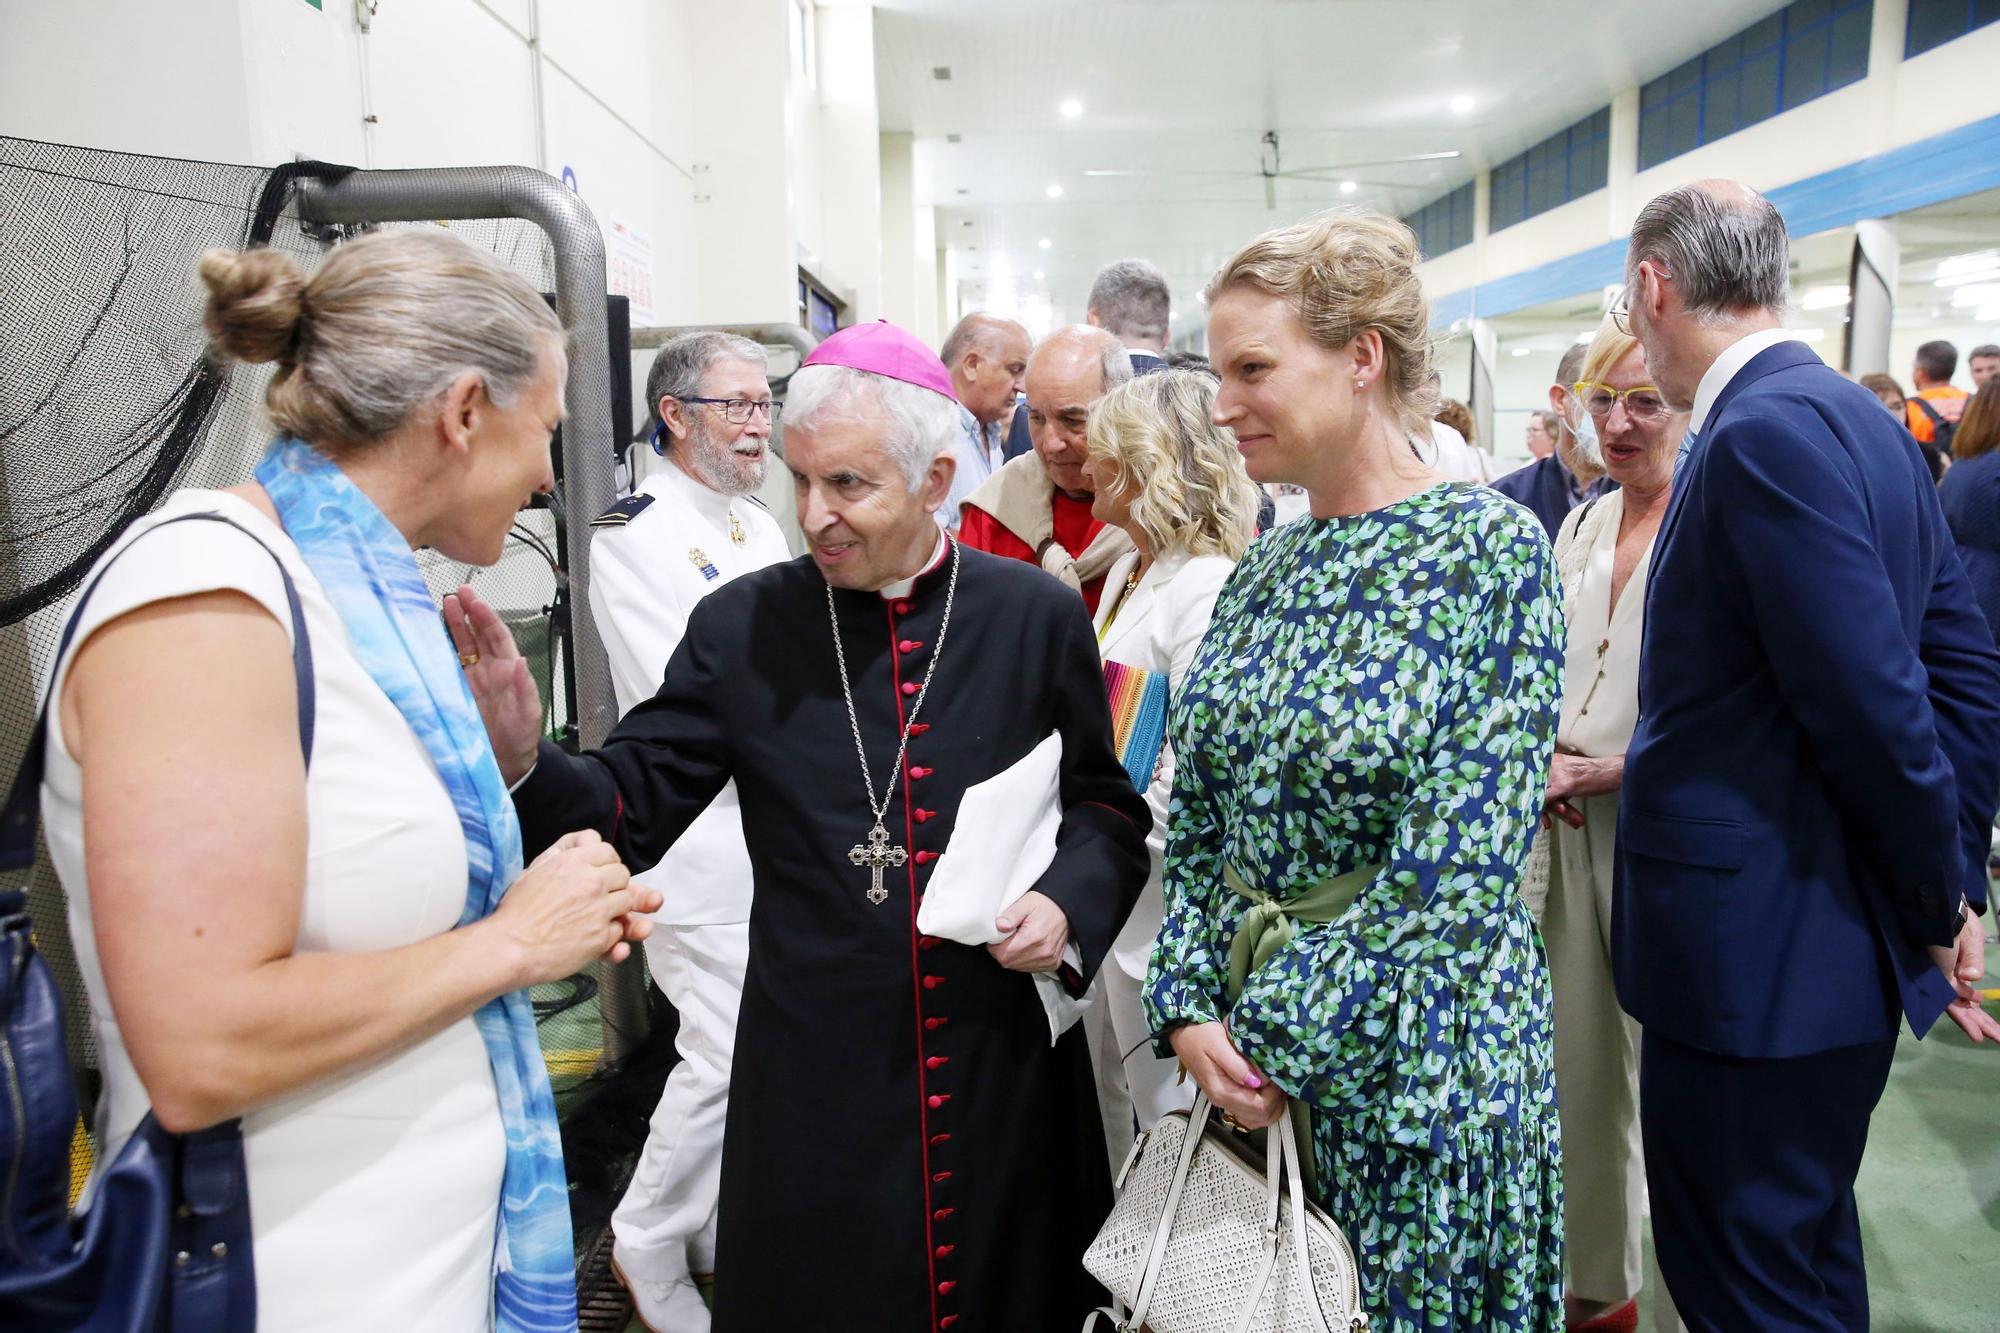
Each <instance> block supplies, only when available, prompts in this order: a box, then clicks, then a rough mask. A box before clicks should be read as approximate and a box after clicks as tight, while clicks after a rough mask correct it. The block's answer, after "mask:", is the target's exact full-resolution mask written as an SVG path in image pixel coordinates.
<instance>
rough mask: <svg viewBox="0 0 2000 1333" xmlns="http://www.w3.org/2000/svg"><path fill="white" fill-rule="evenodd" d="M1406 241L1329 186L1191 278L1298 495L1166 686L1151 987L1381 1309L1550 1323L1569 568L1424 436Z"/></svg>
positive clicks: (1251, 459)
mask: <svg viewBox="0 0 2000 1333" xmlns="http://www.w3.org/2000/svg"><path fill="white" fill-rule="evenodd" d="M1417 258H1418V255H1417V243H1416V237H1415V236H1414V235H1413V234H1412V233H1411V232H1410V230H1409V228H1407V227H1405V226H1404V225H1402V224H1401V223H1399V222H1395V221H1393V220H1391V219H1389V218H1385V217H1382V216H1380V215H1377V214H1371V213H1360V212H1336V213H1329V214H1326V215H1324V216H1322V217H1320V218H1317V219H1314V220H1313V221H1310V222H1305V223H1300V224H1297V225H1295V226H1290V227H1285V228H1281V229H1279V230H1276V231H1272V232H1267V233H1266V234H1265V235H1263V236H1262V237H1259V238H1258V239H1257V240H1255V241H1253V242H1251V244H1250V245H1249V246H1248V247H1247V248H1245V249H1244V250H1243V251H1242V252H1241V253H1239V254H1237V255H1236V256H1235V257H1234V258H1232V259H1230V260H1229V261H1228V262H1227V263H1225V264H1224V265H1223V267H1222V270H1221V271H1220V272H1219V273H1218V274H1217V275H1216V277H1215V278H1214V279H1213V281H1212V282H1211V283H1210V284H1209V288H1208V298H1209V336H1210V348H1211V354H1212V355H1213V356H1214V357H1215V360H1216V364H1217V366H1218V367H1219V368H1220V369H1221V371H1222V389H1221V391H1220V393H1219V394H1218V395H1217V397H1216V406H1215V419H1216V421H1217V422H1218V423H1219V424H1221V425H1222V426H1224V427H1226V428H1228V429H1229V430H1230V431H1231V432H1233V433H1234V434H1235V436H1236V441H1237V447H1238V448H1239V449H1240V450H1241V451H1242V453H1243V457H1244V462H1245V465H1246V467H1247V469H1248V471H1249V473H1250V476H1251V477H1252V478H1253V479H1254V480H1257V481H1261V482H1274V481H1282V482H1291V483H1294V484H1297V485H1302V486H1304V487H1305V488H1306V490H1307V492H1308V493H1309V495H1310V496H1311V504H1312V514H1313V520H1312V521H1311V522H1306V521H1300V522H1296V523H1291V524H1287V525H1285V526H1282V527H1280V528H1278V529H1276V530H1275V531H1274V532H1271V533H1269V534H1267V535H1265V536H1263V537H1260V538H1258V540H1257V541H1256V542H1255V543H1253V544H1252V545H1251V547H1250V549H1249V551H1248V552H1247V553H1246V554H1245V555H1244V557H1243V560H1242V562H1241V563H1240V564H1239V565H1238V567H1237V570H1236V573H1235V574H1234V575H1233V576H1232V577H1231V579H1230V580H1229V583H1228V584H1227V585H1226V586H1225V587H1224V589H1223V592H1222V595H1221V597H1220V598H1219V600H1218V601H1217V603H1216V609H1215V616H1214V620H1213V622H1212V623H1211V624H1210V626H1209V631H1208V635H1207V637H1206V638H1205V639H1204V640H1203V642H1202V646H1201V650H1200V652H1199V653H1197V654H1196V657H1195V662H1194V666H1193V667H1192V668H1191V669H1190V670H1189V672H1188V676H1187V679H1186V680H1185V681H1184V682H1183V683H1182V686H1181V689H1180V692H1179V693H1178V695H1177V696H1176V697H1175V700H1174V705H1173V711H1172V723H1171V726H1170V728H1169V736H1170V739H1171V741H1172V744H1173V747H1174V759H1175V768H1174V799H1173V810H1172V814H1171V816H1170V823H1169V827H1168V830H1167V851H1166V860H1165V866H1164V898H1165V910H1166V916H1165V924H1164V925H1163V927H1162V929H1161V931H1160V936H1159V941H1158V943H1157V944H1156V945H1155V947H1154V950H1153V962H1152V967H1151V969H1150V971H1149V972H1148V975H1147V982H1146V1012H1147V1016H1148V1020H1149V1022H1150V1024H1151V1026H1152V1028H1153V1030H1154V1031H1155V1032H1157V1033H1159V1034H1160V1038H1161V1040H1162V1042H1163V1043H1164V1045H1163V1046H1162V1048H1161V1053H1162V1054H1165V1052H1166V1050H1167V1049H1168V1048H1171V1049H1172V1050H1173V1052H1174V1053H1175V1054H1176V1055H1178V1056H1179V1057H1180V1060H1181V1062H1182V1063H1183V1064H1184V1065H1186V1066H1187V1069H1188V1073H1189V1075H1190V1076H1191V1077H1192V1078H1193V1079H1194V1080H1195V1081H1196V1082H1197V1083H1199V1084H1200V1085H1201V1088H1202V1090H1203V1091H1204V1092H1206V1093H1207V1094H1208V1096H1209V1097H1210V1098H1211V1099H1213V1101H1214V1103H1215V1105H1216V1107H1217V1108H1218V1109H1219V1110H1221V1111H1222V1112H1224V1113H1226V1114H1228V1115H1230V1116H1232V1117H1233V1118H1234V1119H1235V1120H1236V1121H1237V1122H1238V1123H1239V1124H1242V1125H1244V1126H1246V1127H1251V1128H1256V1127H1261V1126H1267V1125H1270V1124H1272V1123H1274V1122H1275V1121H1276V1120H1277V1119H1278V1117H1280V1116H1282V1115H1285V1114H1287V1112H1288V1109H1292V1108H1296V1109H1297V1110H1298V1111H1301V1112H1304V1113H1306V1114H1307V1115H1308V1117H1309V1120H1310V1133H1309V1137H1308V1139H1307V1140H1306V1142H1307V1143H1309V1144H1310V1146H1309V1147H1308V1148H1307V1149H1306V1156H1307V1157H1308V1159H1309V1160H1310V1163H1311V1167H1312V1170H1313V1174H1314V1178H1313V1183H1312V1185H1311V1190H1312V1193H1313V1195H1314V1197H1315V1198H1316V1199H1317V1200H1318V1201H1319V1202H1320V1203H1321V1204H1322V1205H1324V1206H1325V1207H1326V1209H1327V1211H1328V1212H1329V1213H1330V1214H1331V1215H1332V1216H1333V1217H1335V1218H1337V1219H1339V1221H1340V1224H1341V1226H1342V1227H1344V1228H1345V1229H1346V1232H1347V1235H1348V1236H1349V1237H1350V1238H1351V1239H1352V1240H1353V1241H1354V1243H1355V1246H1356V1254H1357V1258H1358V1260H1359V1264H1358V1267H1359V1269H1360V1279H1361V1288H1362V1305H1363V1308H1364V1309H1365V1310H1366V1312H1367V1314H1368V1316H1369V1318H1370V1319H1372V1320H1373V1321H1374V1327H1376V1328H1378V1329H1381V1330H1385V1333H1417V1331H1418V1330H1431V1329H1440V1328H1448V1329H1466V1330H1470V1329H1485V1330H1525V1329H1533V1330H1542V1331H1547V1330H1555V1329H1559V1328H1561V1327H1562V1296H1561V1293H1562V1166H1561V1160H1562V1149H1561V1143H1560V1135H1559V1134H1558V1132H1557V1124H1556V1101H1555V1078H1554V1068H1553V1066H1554V1057H1553V1054H1552V1052H1551V1049H1550V1040H1551V1037H1550V997H1549V986H1548V975H1547V972H1546V970H1545V968H1544V965H1543V961H1542V960H1543V955H1542V948H1541V943H1540V940H1539V937H1538V934H1537V932H1536V929H1535V921H1534V917H1533V915H1532V914H1531V913H1530V912H1529V910H1528V907H1527V904H1526V903H1525V902H1524V901H1523V900H1522V898H1521V896H1520V891H1519V890H1520V879H1521V870H1522V865H1523V863H1524V862H1525V861H1526V859H1527V855H1528V841H1529V837H1528V835H1529V832H1530V830H1532V829H1533V827H1534V824H1535V821H1536V819H1537V817H1538V816H1539V815H1540V813H1541V808H1542V788H1543V786H1544V784H1545V783H1546V780H1547V777H1548V763H1549V756H1550V754H1551V752H1552V750H1553V748H1554V742H1555V728H1556V718H1557V711H1558V710H1557V704H1558V698H1557V696H1558V694H1559V692H1560V690H1561V683H1560V680H1561V677H1560V668H1561V661H1562V624H1561V608H1560V605H1559V585H1558V583H1557V578H1556V572H1555V562H1554V559H1553V557H1552V555H1551V553H1550V550H1549V542H1548V538H1547V537H1546V536H1545V535H1544V534H1543V533H1542V531H1541V530H1540V528H1538V527H1537V526H1536V525H1535V523H1534V520H1533V518H1532V517H1531V516H1530V515H1528V514H1526V513H1524V512H1523V511H1522V510H1521V508H1520V507H1519V506H1517V505H1514V504H1511V503H1509V502H1507V501H1506V500H1504V499H1502V498H1501V497H1499V496H1497V495H1495V494H1494V493H1493V492H1492V491H1491V490H1490V489H1488V488H1487V487H1484V486H1479V485H1467V484H1465V483H1462V482H1453V481H1448V480H1446V479H1445V478H1442V477H1440V476H1439V475H1438V474H1437V473H1436V472H1435V471H1433V470H1431V469H1430V468H1429V467H1428V466H1426V465H1425V463H1424V461H1423V458H1422V456H1421V455H1419V454H1418V453H1417V452H1416V450H1415V447H1414V442H1415V441H1416V440H1417V439H1419V438H1420V436H1421V433H1422V432H1423V430H1424V428H1425V427H1426V426H1427V425H1428V424H1429V422H1430V419H1431V413H1432V412H1433V411H1434V410H1435V408H1436V398H1435V396H1434V395H1435V390H1434V389H1433V387H1432V384H1431V376H1430V371H1429V366H1428V362H1429V359H1430V328H1429V325H1430V320H1429V313H1428V307H1427V304H1426V302H1425V300H1424V296H1423V288H1422V285H1421V284H1420V282H1419V280H1418V278H1417V274H1416V264H1417ZM1253 909H1259V910H1255V911H1253ZM1266 923H1268V924H1266ZM1246 928H1247V929H1248V933H1245V932H1246ZM1255 959H1262V960H1264V961H1261V962H1253V960H1255Z"/></svg>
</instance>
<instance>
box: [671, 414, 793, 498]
mask: <svg viewBox="0 0 2000 1333" xmlns="http://www.w3.org/2000/svg"><path fill="white" fill-rule="evenodd" d="M770 448H771V446H770V443H769V442H768V441H766V442H765V445H764V449H765V453H764V457H763V458H762V459H761V460H759V461H758V462H756V463H754V464H753V463H751V462H749V461H748V460H747V459H742V458H738V457H737V456H736V454H735V453H734V452H733V451H732V450H731V449H730V447H729V446H728V445H726V444H723V443H722V442H721V441H719V440H717V439H716V438H715V437H714V436H713V435H711V434H709V430H708V424H707V423H706V422H702V423H700V424H698V425H697V426H696V427H695V429H694V430H693V431H692V432H691V433H690V434H689V435H688V438H687V443H685V444H680V445H676V446H675V450H676V451H677V452H678V454H679V461H680V462H681V463H682V465H684V466H685V467H686V468H687V470H688V472H689V474H690V475H692V476H693V477H694V479H695V480H696V481H698V482H700V483H701V484H702V485H704V486H706V487H708V489H710V490H711V491H714V492H715V493H716V494H717V495H731V496H735V495H753V494H755V493H756V492H757V491H758V490H760V489H762V487H763V485H764V470H765V468H766V467H767V466H768V465H769V462H770V457H771V455H770Z"/></svg>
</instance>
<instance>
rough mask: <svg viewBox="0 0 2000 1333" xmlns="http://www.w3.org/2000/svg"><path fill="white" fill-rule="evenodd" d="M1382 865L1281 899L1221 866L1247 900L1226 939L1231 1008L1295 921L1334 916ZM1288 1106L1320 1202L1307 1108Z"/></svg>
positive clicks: (1311, 1189)
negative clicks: (1231, 934)
mask: <svg viewBox="0 0 2000 1333" xmlns="http://www.w3.org/2000/svg"><path fill="white" fill-rule="evenodd" d="M1381 869H1382V867H1381V866H1362V867H1361V868H1360V869H1359V870H1350V871H1348V872H1347V873H1346V874H1344V875H1335V876H1334V877H1333V878H1332V879H1324V880H1321V881H1320V882H1319V883H1317V884H1315V885H1313V886H1312V887H1311V888H1310V889H1307V890H1306V891H1305V892H1304V893H1302V894H1300V895H1299V896H1298V897H1296V898H1288V899H1285V900H1284V901H1282V902H1281V901H1279V900H1278V899H1276V898H1273V897H1272V896H1271V895H1270V894H1268V893H1265V892H1264V891H1263V890H1262V889H1254V888H1252V887H1250V884H1249V882H1248V881H1247V880H1245V879H1244V878H1243V876H1242V875H1240V874H1238V873H1237V871H1236V867H1235V866H1232V865H1225V866H1223V868H1222V882H1223V883H1224V884H1227V885H1228V886H1229V887H1230V889H1231V890H1232V891H1233V892H1235V893H1237V894H1239V895H1241V896H1242V897H1245V898H1248V899H1249V900H1250V910H1249V911H1247V912H1245V913H1244V914H1243V920H1242V921H1241V922H1239V923H1238V924H1237V927H1236V936H1235V938H1234V939H1232V940H1230V941H1229V975H1228V977H1227V978H1226V979H1225V983H1224V984H1225V990H1224V994H1225V995H1226V996H1227V998H1228V1000H1229V1003H1230V1005H1231V1006H1232V1007H1233V1006H1234V1005H1235V1003H1236V1000H1237V997H1239V996H1240V995H1242V994H1243V985H1244V983H1245V982H1246V981H1248V980H1249V979H1250V974H1251V973H1252V972H1254V971H1256V970H1257V969H1258V968H1260V967H1262V966H1263V965H1264V964H1265V962H1266V961H1268V960H1269V959H1270V958H1271V957H1272V955H1274V954H1276V953H1277V952H1278V951H1279V950H1280V949H1282V948H1284V947H1285V946H1286V945H1288V944H1290V943H1291V942H1292V936H1293V934H1294V933H1295V928H1294V926H1293V923H1294V922H1297V921H1303V922H1305V923H1306V924H1307V925H1313V926H1323V925H1326V924H1327V923H1329V922H1332V921H1337V920H1339V919H1340V917H1341V914H1342V913H1344V912H1346V911H1347V909H1348V908H1350V907H1352V906H1353V905H1354V900H1355V899H1356V898H1358V897H1360V896H1361V891H1362V890H1363V889H1365V888H1367V887H1368V885H1369V882H1370V881H1372V880H1373V879H1374V878H1375V876H1376V875H1377V874H1379V873H1380V872H1381ZM1288 1109H1289V1111H1290V1113H1291V1117H1292V1127H1293V1128H1294V1129H1296V1130H1297V1131H1298V1136H1299V1165H1300V1167H1301V1170H1302V1172H1303V1175H1304V1177H1305V1186H1306V1193H1307V1194H1308V1195H1309V1196H1310V1197H1311V1198H1312V1199H1313V1200H1314V1201H1315V1202H1324V1199H1323V1197H1322V1196H1321V1194H1320V1192H1319V1188H1318V1184H1319V1182H1318V1180H1317V1179H1316V1177H1317V1175H1318V1172H1317V1171H1316V1170H1315V1169H1314V1165H1313V1138H1312V1112H1311V1108H1309V1107H1308V1106H1307V1105H1306V1104H1305V1103H1304V1102H1303V1101H1300V1100H1299V1099H1298V1098H1297V1097H1293V1098H1292V1099H1291V1100H1290V1102H1289V1104H1288ZM1261 1135H1262V1131H1259V1132H1258V1136H1259V1137H1261Z"/></svg>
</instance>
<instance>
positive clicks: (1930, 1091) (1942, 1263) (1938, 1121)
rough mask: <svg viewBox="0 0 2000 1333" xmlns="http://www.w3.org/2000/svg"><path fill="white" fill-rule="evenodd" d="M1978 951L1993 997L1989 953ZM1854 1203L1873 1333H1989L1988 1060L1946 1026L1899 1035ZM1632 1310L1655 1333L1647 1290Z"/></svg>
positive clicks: (1997, 1006)
mask: <svg viewBox="0 0 2000 1333" xmlns="http://www.w3.org/2000/svg"><path fill="white" fill-rule="evenodd" d="M1986 947H1987V953H1988V960H1987V969H1986V983H1985V984H1986V986H1987V987H1988V988H1992V987H2000V942H1996V941H1995V940H1994V939H1993V938H1992V937H1991V936H1990V935H1989V937H1988V942H1987V946H1986ZM1987 1007H1988V1008H1989V1009H1992V1010H1993V1011H1994V1012H1996V1013H2000V998H1995V999H1990V1000H1988V1001H1987ZM1856 1194H1857V1195H1858V1196H1859V1198H1860V1202H1861V1230H1862V1237H1863V1244H1864V1245H1865V1246H1866V1252H1867V1257H1868V1298H1869V1304H1870V1308H1869V1314H1870V1321H1871V1327H1872V1329H1873V1330H1874V1333H1995V1331H1996V1330H2000V1049H1996V1048H1995V1047H1994V1046H1992V1045H1991V1044H1988V1045H1986V1046H1983V1047H1977V1046H1974V1045H1973V1044H1972V1042H1971V1041H1970V1040H1969V1039H1968V1038H1967V1037H1966V1036H1965V1034H1964V1033H1962V1032H1960V1031H1959V1030H1958V1028H1957V1027H1956V1026H1955V1025H1953V1024H1952V1023H1951V1022H1950V1021H1949V1020H1940V1021H1939V1023H1938V1025H1937V1026H1936V1027H1935V1028H1933V1029H1932V1031H1931V1035H1930V1036H1929V1037H1926V1038H1925V1039H1924V1040H1923V1041H1918V1040H1917V1039H1916V1038H1914V1037H1912V1036H1910V1034H1909V1033H1908V1032H1907V1031H1905V1032H1904V1034H1903V1038H1902V1041H1901V1042H1900V1043H1899V1044H1898V1046H1897V1048H1896V1064H1895V1068H1894V1069H1893V1070H1892V1071H1891V1072H1890V1074H1889V1087H1888V1089H1887V1090H1886V1091H1885V1092H1884V1093H1883V1094H1882V1102H1881V1104H1880V1105H1879V1106H1878V1107H1876V1110H1875V1118H1874V1120H1873V1121H1872V1122H1871V1124H1870V1126H1869V1133H1868V1155H1867V1157H1866V1158H1864V1159H1863V1161H1862V1164H1861V1180H1860V1183H1859V1184H1858V1185H1857V1186H1856ZM1650 1239H1651V1238H1650V1237H1649V1238H1648V1255H1647V1273H1648V1279H1649V1281H1651V1280H1654V1279H1656V1278H1657V1270H1655V1269H1654V1268H1653V1266H1652V1262H1651V1258H1652V1256H1651V1253H1650ZM1640 1303H1641V1318H1640V1324H1639V1326H1640V1328H1641V1329H1642V1330H1657V1326H1656V1324H1655V1322H1654V1317H1653V1311H1652V1309H1651V1304H1652V1290H1651V1289H1650V1287H1649V1289H1648V1291H1647V1292H1646V1293H1645V1294H1643V1295H1642V1296H1641V1297H1640Z"/></svg>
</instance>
